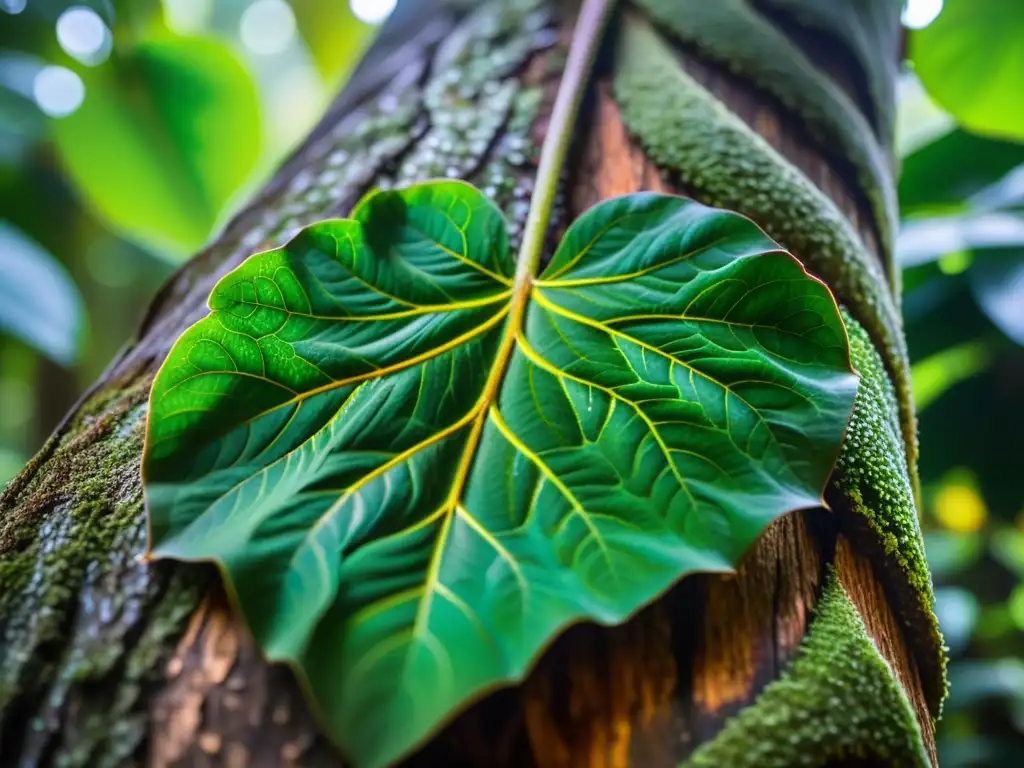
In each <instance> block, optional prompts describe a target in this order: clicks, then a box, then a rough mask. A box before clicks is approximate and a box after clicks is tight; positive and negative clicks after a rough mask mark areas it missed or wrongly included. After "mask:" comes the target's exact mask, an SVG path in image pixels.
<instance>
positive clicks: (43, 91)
mask: <svg viewBox="0 0 1024 768" xmlns="http://www.w3.org/2000/svg"><path fill="white" fill-rule="evenodd" d="M32 95H33V96H34V97H35V100H36V104H38V105H39V108H40V109H41V110H42V111H43V112H44V113H46V114H47V115H49V116H50V117H66V116H67V115H70V114H71V113H72V112H74V111H75V110H76V109H78V108H79V107H80V106H81V104H82V101H83V99H85V85H84V84H83V83H82V78H80V77H79V76H78V75H76V74H75V73H74V72H72V71H71V70H70V69H67V68H65V67H58V66H48V67H43V68H42V69H40V70H39V72H38V73H37V74H36V77H35V80H34V81H33V82H32Z"/></svg>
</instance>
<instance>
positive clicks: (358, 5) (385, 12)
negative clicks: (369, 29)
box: [349, 0, 397, 24]
mask: <svg viewBox="0 0 1024 768" xmlns="http://www.w3.org/2000/svg"><path fill="white" fill-rule="evenodd" d="M396 2H397V0H349V7H350V8H351V9H352V15H353V16H355V17H356V18H357V19H359V20H360V21H362V22H364V23H366V24H380V23H381V22H383V21H384V20H385V19H386V18H387V17H388V16H390V15H391V12H392V11H393V10H395V4H396Z"/></svg>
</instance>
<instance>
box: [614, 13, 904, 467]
mask: <svg viewBox="0 0 1024 768" xmlns="http://www.w3.org/2000/svg"><path fill="white" fill-rule="evenodd" d="M619 34H620V39H619V41H618V43H619V45H618V55H617V60H616V63H615V80H614V90H615V98H616V101H617V102H618V104H619V106H620V108H621V110H622V116H623V119H624V121H625V123H626V125H627V127H628V128H629V130H630V131H631V132H632V133H633V134H635V135H636V136H637V137H638V138H639V140H640V142H641V143H642V144H643V146H644V149H645V150H646V151H647V153H648V155H649V156H650V157H651V159H652V160H654V162H655V163H657V164H658V165H659V166H661V167H663V168H666V169H667V170H668V171H670V172H671V173H673V174H674V175H675V176H676V177H678V178H679V179H680V180H681V181H682V183H683V184H684V186H685V187H686V188H687V189H688V190H690V191H691V192H692V193H693V194H694V195H695V196H696V197H698V198H699V199H700V200H701V201H702V202H705V203H708V204H710V205H715V206H719V207H723V208H730V209H732V210H736V211H739V212H741V213H744V214H746V215H747V216H749V217H750V218H752V219H754V221H756V222H757V223H758V224H759V225H760V226H761V227H763V228H764V230H765V231H766V232H767V233H768V234H769V235H771V236H772V237H773V238H775V239H776V240H778V241H779V242H780V243H781V244H782V245H783V246H784V247H786V248H788V249H789V250H790V251H792V253H794V254H795V255H796V256H797V257H798V258H800V259H801V260H803V261H804V263H805V264H807V266H808V267H809V268H810V269H811V270H812V271H813V272H815V273H816V274H818V275H819V276H820V277H822V278H823V279H824V280H825V281H826V282H828V284H829V285H830V286H831V287H832V289H833V290H834V291H835V292H836V293H837V295H838V296H839V298H840V299H841V300H842V301H843V302H845V303H846V304H848V305H849V306H850V307H851V309H852V311H853V313H854V314H855V315H856V317H857V319H858V320H859V321H860V322H861V323H862V324H863V325H864V327H865V328H867V329H868V331H869V332H870V334H871V337H872V339H873V340H874V342H875V343H876V345H878V347H879V348H880V349H881V350H882V352H883V355H884V359H885V363H886V365H887V367H888V368H889V371H890V374H891V376H892V380H893V382H894V383H895V385H896V390H897V393H898V395H899V401H900V409H901V411H900V412H901V417H902V423H903V434H904V439H905V440H906V445H907V448H908V451H907V453H908V460H909V466H911V467H915V466H916V462H917V424H916V419H915V416H914V410H913V404H912V399H911V389H910V368H909V364H908V362H907V350H906V341H905V340H904V338H903V330H902V321H901V318H900V315H899V311H898V309H897V307H896V304H895V303H894V301H893V298H892V296H891V295H890V294H889V292H888V291H887V290H886V289H885V276H884V274H883V273H882V268H881V265H880V263H879V262H878V260H877V259H875V258H874V257H873V256H872V255H871V254H870V253H868V251H867V249H866V248H865V246H864V244H863V242H862V241H861V239H860V237H859V236H858V234H857V232H856V231H855V230H854V228H853V225H852V224H851V223H850V221H849V219H847V217H846V216H844V215H843V213H842V212H841V211H840V210H839V209H838V208H837V207H836V205H835V203H833V202H832V200H831V199H829V197H828V196H827V195H825V194H824V193H823V192H822V191H821V190H819V189H818V188H817V187H816V186H815V185H814V184H813V183H812V182H811V181H810V180H809V179H808V178H807V176H806V175H804V174H803V173H802V172H801V171H800V170H799V169H798V168H796V167H795V166H794V165H793V164H792V163H790V162H789V161H787V160H786V159H785V158H784V157H782V156H781V155H780V154H779V153H778V152H776V151H775V150H774V149H773V148H772V147H771V146H770V145H769V144H768V143H767V142H766V141H765V140H764V139H762V138H761V137H760V136H758V135H757V134H756V133H755V132H754V131H753V130H751V129H750V127H749V126H747V124H746V123H744V122H743V120H741V119H740V118H739V117H737V116H736V115H735V114H733V113H732V112H730V111H729V110H728V109H727V108H726V107H725V105H724V104H722V103H721V102H720V101H719V100H718V99H716V98H715V97H714V96H713V95H712V94H711V93H709V92H708V91H707V90H706V89H705V88H703V87H702V86H701V85H700V84H699V83H697V82H696V81H695V80H694V79H693V78H692V77H691V76H690V75H689V74H687V72H686V71H685V70H684V69H683V67H682V65H681V63H680V62H679V61H678V60H677V58H676V56H675V54H674V52H673V51H672V49H671V47H670V46H669V45H668V44H667V43H666V42H665V41H664V40H663V39H662V37H661V36H660V35H659V34H658V33H657V32H655V31H654V30H653V29H652V28H651V26H650V25H649V24H648V23H647V22H646V21H645V20H643V19H640V18H638V17H636V16H627V18H626V19H625V22H624V23H623V24H621V25H620V33H619Z"/></svg>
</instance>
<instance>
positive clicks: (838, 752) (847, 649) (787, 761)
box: [684, 571, 930, 768]
mask: <svg viewBox="0 0 1024 768" xmlns="http://www.w3.org/2000/svg"><path fill="white" fill-rule="evenodd" d="M842 760H873V761H879V762H882V763H884V764H885V765H889V766H893V767H894V768H903V767H904V766H906V767H907V768H912V767H913V768H918V767H920V768H923V767H924V766H929V765H930V763H929V760H928V755H927V753H926V752H925V748H924V744H923V741H922V739H921V731H920V728H919V727H918V724H917V720H916V718H915V717H914V711H913V709H912V708H911V706H910V702H909V701H908V700H907V696H906V694H905V693H904V691H903V688H902V687H901V686H900V684H899V682H898V681H897V680H896V678H895V677H894V676H893V673H892V670H891V669H890V667H889V665H888V664H887V663H886V661H885V659H883V658H882V656H881V655H880V654H879V653H878V649H877V648H876V647H875V645H874V643H873V642H872V641H871V638H870V637H868V634H867V631H866V630H865V628H864V622H863V621H862V620H861V617H860V614H859V613H858V612H857V609H856V608H855V607H854V605H853V603H852V602H851V601H850V598H849V596H848V595H847V594H846V591H845V590H844V589H843V586H842V584H841V583H840V581H839V578H838V576H837V575H836V573H835V572H834V571H832V572H831V573H830V574H829V577H828V580H827V581H826V584H825V588H824V591H823V592H822V595H821V599H820V600H819V601H818V605H817V609H816V615H815V617H814V619H813V621H812V622H811V626H810V631H809V632H808V635H807V637H806V638H804V642H803V645H802V646H801V648H800V650H799V652H798V655H797V657H796V658H795V659H794V660H793V662H792V663H791V664H790V665H789V667H788V668H787V669H786V670H785V672H784V673H783V674H782V676H781V677H780V678H779V679H778V680H776V681H775V682H773V683H771V684H769V685H768V686H767V687H766V688H765V689H764V691H763V692H762V693H761V695H760V696H758V697H757V700H756V701H755V702H754V703H753V704H752V705H751V706H749V707H747V708H746V709H744V710H742V711H741V712H740V713H739V714H738V715H736V716H735V717H734V718H732V719H731V720H729V722H727V723H726V725H725V727H724V728H722V730H721V731H720V732H719V733H718V735H717V736H715V738H714V739H712V740H711V741H709V742H707V743H706V744H703V745H702V746H700V747H698V748H697V750H696V751H695V752H694V753H693V754H692V755H691V756H690V758H689V760H687V761H686V762H685V763H684V767H685V768H718V767H719V766H729V768H755V767H756V768H791V767H796V766H800V767H801V768H818V766H824V765H828V764H830V763H832V762H834V761H842Z"/></svg>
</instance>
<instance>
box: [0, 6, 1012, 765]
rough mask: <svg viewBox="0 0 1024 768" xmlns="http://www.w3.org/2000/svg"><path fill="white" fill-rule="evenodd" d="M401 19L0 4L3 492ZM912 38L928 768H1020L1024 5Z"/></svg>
mask: <svg viewBox="0 0 1024 768" xmlns="http://www.w3.org/2000/svg"><path fill="white" fill-rule="evenodd" d="M393 4H394V0H332V1H331V2H324V1H323V0H290V2H286V1H285V0H82V1H81V2H79V1H77V0H75V1H74V2H68V1H67V0H0V272H2V274H3V279H2V280H0V404H2V405H0V484H2V483H3V482H4V481H6V480H7V479H9V478H10V477H12V476H13V475H14V474H15V473H16V472H17V471H18V470H19V469H20V468H21V466H22V465H23V464H24V463H25V461H27V460H28V458H29V456H31V454H32V453H33V452H34V451H35V450H37V449H38V447H39V446H40V445H41V443H42V442H43V440H44V439H45V438H46V436H47V435H48V434H49V432H50V430H51V429H52V428H53V427H54V426H55V424H56V423H57V422H58V421H59V419H60V418H61V417H62V416H63V415H64V413H65V412H66V411H67V409H68V408H69V407H70V406H71V405H72V403H73V402H74V400H75V398H76V397H77V395H78V393H79V392H80V391H81V390H82V389H84V388H85V387H86V386H87V385H88V384H89V383H91V381H92V380H93V379H95V378H96V377H97V376H98V375H99V374H100V373H101V371H102V370H103V368H104V366H105V365H106V363H107V362H108V361H109V360H110V358H111V357H112V356H113V355H114V354H115V353H116V351H117V349H118V348H119V347H120V346H121V344H122V343H123V342H124V340H125V339H126V338H127V337H128V336H129V335H130V334H131V332H132V330H133V329H134V328H135V325H136V323H137V321H138V317H139V316H140V314H141V312H142V311H143V309H144V307H145V305H146V303H147V301H148V299H149V297H150V296H152V295H153V293H154V292H155V291H156V289H157V288H158V287H159V286H160V284H161V283H162V282H163V281H164V280H165V279H166V277H167V276H168V275H169V274H170V272H171V271H172V270H173V269H174V268H175V267H176V266H177V265H178V264H179V263H180V262H181V261H182V260H183V259H185V258H187V257H188V256H189V255H190V254H191V253H193V252H194V251H195V250H196V249H197V248H198V247H200V246H201V245H202V244H203V243H204V242H205V241H206V240H208V239H209V237H210V236H211V235H213V234H215V233H216V231H217V228H218V227H220V226H222V225H223V224H224V223H225V221H226V219H227V218H228V217H229V216H230V215H231V213H232V211H233V210H234V208H235V207H236V206H237V205H238V204H239V202H240V201H241V200H244V199H245V197H246V196H247V195H249V194H251V193H252V191H253V190H255V189H257V188H258V187H259V185H260V184H261V183H262V182H263V181H265V180H266V179H267V177H268V175H269V173H270V172H271V171H272V169H273V168H274V166H275V164H276V163H277V162H279V161H280V159H281V158H282V157H283V156H284V155H286V154H287V153H288V151H289V150H290V149H291V148H292V147H293V146H294V145H295V143H296V142H297V141H299V140H301V139H302V137H303V136H304V135H305V134H306V133H307V131H308V130H309V129H310V128H311V127H312V125H313V123H314V122H315V121H316V119H317V118H318V116H319V114H320V113H321V112H322V110H323V109H324V107H325V106H326V105H327V103H328V101H329V100H330V98H331V97H332V95H333V94H334V93H335V92H336V91H337V89H338V87H339V86H340V85H341V83H342V82H343V81H344V78H345V77H346V74H347V73H348V72H349V70H350V69H351V68H352V67H353V66H354V64H355V63H356V62H357V61H358V58H359V55H360V54H361V52H362V50H363V48H364V47H365V46H366V44H367V43H368V42H369V40H370V38H371V37H372V34H373V29H374V24H376V23H379V22H380V21H382V20H383V18H384V17H386V16H387V14H388V12H389V11H390V9H391V8H392V7H393ZM940 11H941V13H940ZM904 21H905V24H906V25H907V27H908V28H910V30H909V37H908V47H907V50H908V61H907V62H906V67H905V69H904V74H903V76H902V80H901V82H900V89H899V92H900V109H899V118H898V137H897V146H898V148H899V151H900V155H901V157H900V166H901V172H900V180H899V194H900V202H901V209H902V214H903V218H904V221H903V225H902V228H901V234H900V237H899V241H898V245H897V251H898V255H899V258H900V262H901V265H902V267H903V276H904V280H903V282H904V297H903V302H904V310H905V317H906V330H907V337H908V344H909V347H910V351H911V357H912V365H913V374H914V392H915V396H916V398H917V404H918V408H919V412H920V430H921V445H922V451H921V477H922V483H923V488H924V502H925V507H924V509H923V510H922V521H923V524H924V526H925V529H926V543H927V548H928V557H929V561H930V563H931V567H932V570H933V573H934V577H935V583H936V589H937V593H936V598H937V610H938V613H939V619H940V622H941V623H942V626H943V629H944V630H945V633H946V638H947V643H948V645H949V647H950V652H951V654H952V658H953V663H952V667H951V678H952V690H951V696H950V699H949V703H948V704H947V707H946V715H945V717H944V719H943V720H942V722H941V724H940V728H939V738H940V752H941V763H942V765H943V766H946V767H947V768H948V767H949V766H953V767H954V768H956V767H957V766H982V765H1006V766H1011V765H1014V766H1015V765H1017V764H1018V762H1019V755H1020V754H1024V661H1022V660H1021V658H1020V657H1021V649H1022V647H1024V477H1022V475H1024V471H1022V469H1024V88H1022V87H1021V86H1020V81H1021V77H1022V76H1024V3H1022V2H1021V0H945V3H943V2H942V0H910V1H909V2H908V3H907V5H906V8H905V11H904ZM26 318H29V319H30V320H31V321H30V322H27V321H26Z"/></svg>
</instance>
